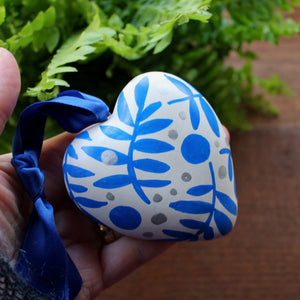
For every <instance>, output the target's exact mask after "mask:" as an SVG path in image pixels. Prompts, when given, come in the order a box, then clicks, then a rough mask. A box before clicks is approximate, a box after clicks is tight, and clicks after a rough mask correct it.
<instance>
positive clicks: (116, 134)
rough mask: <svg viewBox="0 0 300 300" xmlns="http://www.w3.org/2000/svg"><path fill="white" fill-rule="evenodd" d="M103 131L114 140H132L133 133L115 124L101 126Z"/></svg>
mask: <svg viewBox="0 0 300 300" xmlns="http://www.w3.org/2000/svg"><path fill="white" fill-rule="evenodd" d="M100 129H101V130H102V132H103V133H104V134H105V135H106V136H108V137H109V138H111V139H114V140H121V141H130V140H131V135H130V134H129V133H127V132H125V131H123V130H122V129H120V128H118V127H115V126H106V125H102V126H100Z"/></svg>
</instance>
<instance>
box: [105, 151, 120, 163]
mask: <svg viewBox="0 0 300 300" xmlns="http://www.w3.org/2000/svg"><path fill="white" fill-rule="evenodd" d="M101 160H102V162H103V163H105V164H106V165H115V164H116V163H117V162H118V156H117V154H116V153H115V152H114V151H112V150H105V151H103V152H102V154H101Z"/></svg>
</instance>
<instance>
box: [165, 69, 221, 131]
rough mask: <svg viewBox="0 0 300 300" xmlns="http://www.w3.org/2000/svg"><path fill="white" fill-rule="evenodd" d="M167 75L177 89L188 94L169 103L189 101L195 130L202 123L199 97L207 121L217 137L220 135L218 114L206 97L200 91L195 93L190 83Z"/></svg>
mask: <svg viewBox="0 0 300 300" xmlns="http://www.w3.org/2000/svg"><path fill="white" fill-rule="evenodd" d="M165 77H166V78H167V79H168V80H170V81H171V82H172V83H173V84H174V86H175V87H176V88H177V89H179V90H180V91H181V92H182V93H184V94H186V95H187V96H186V97H183V98H179V99H174V100H171V101H169V102H168V104H169V105H172V104H175V103H179V102H183V101H189V112H190V118H191V123H192V127H193V129H194V130H197V129H198V127H199V124H200V112H199V109H198V107H197V104H196V101H195V98H198V99H199V101H200V104H201V107H202V110H203V112H204V113H205V115H206V118H207V121H208V122H209V125H210V127H211V129H212V131H213V132H214V134H215V135H216V136H217V137H220V129H219V125H218V121H217V118H216V115H215V113H214V112H213V110H212V108H211V107H210V105H209V104H208V103H207V101H206V100H205V99H204V97H203V96H202V95H201V94H200V93H196V94H194V93H193V91H192V90H193V87H192V86H190V85H189V84H188V83H186V82H183V81H181V80H178V79H176V78H174V77H172V76H169V75H167V74H165Z"/></svg>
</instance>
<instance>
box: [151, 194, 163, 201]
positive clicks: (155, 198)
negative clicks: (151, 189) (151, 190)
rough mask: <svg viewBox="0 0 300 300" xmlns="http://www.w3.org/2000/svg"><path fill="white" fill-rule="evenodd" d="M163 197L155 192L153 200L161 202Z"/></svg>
mask: <svg viewBox="0 0 300 300" xmlns="http://www.w3.org/2000/svg"><path fill="white" fill-rule="evenodd" d="M162 199H163V197H162V196H161V195H160V194H155V195H154V196H153V201H154V202H160V201H161V200H162Z"/></svg>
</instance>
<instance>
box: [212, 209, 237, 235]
mask: <svg viewBox="0 0 300 300" xmlns="http://www.w3.org/2000/svg"><path fill="white" fill-rule="evenodd" d="M214 220H215V222H216V225H217V227H218V229H219V231H220V233H221V234H222V235H226V234H227V233H229V232H230V231H231V230H232V227H233V225H232V222H231V220H230V219H229V218H228V217H227V216H226V215H225V214H224V213H222V212H221V211H219V210H216V211H215V213H214Z"/></svg>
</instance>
